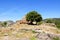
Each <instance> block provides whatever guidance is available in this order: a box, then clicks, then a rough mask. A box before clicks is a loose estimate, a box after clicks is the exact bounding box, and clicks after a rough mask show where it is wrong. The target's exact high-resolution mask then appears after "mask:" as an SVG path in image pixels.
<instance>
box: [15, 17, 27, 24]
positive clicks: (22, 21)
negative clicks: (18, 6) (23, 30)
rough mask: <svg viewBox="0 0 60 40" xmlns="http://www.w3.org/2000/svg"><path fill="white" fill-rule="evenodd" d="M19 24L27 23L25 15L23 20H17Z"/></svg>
mask: <svg viewBox="0 0 60 40" xmlns="http://www.w3.org/2000/svg"><path fill="white" fill-rule="evenodd" d="M16 23H18V24H27V23H28V22H27V21H26V17H25V16H24V17H23V18H22V19H21V20H18V21H16Z"/></svg>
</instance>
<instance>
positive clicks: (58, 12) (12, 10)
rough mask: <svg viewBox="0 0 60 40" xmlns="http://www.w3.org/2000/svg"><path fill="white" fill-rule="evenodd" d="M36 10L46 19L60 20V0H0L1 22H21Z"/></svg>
mask: <svg viewBox="0 0 60 40" xmlns="http://www.w3.org/2000/svg"><path fill="white" fill-rule="evenodd" d="M32 10H35V11H37V12H38V13H40V14H41V15H42V17H43V19H45V18H60V0H0V21H5V20H13V21H16V20H20V19H21V18H22V17H23V16H24V15H25V14H26V13H28V12H29V11H32Z"/></svg>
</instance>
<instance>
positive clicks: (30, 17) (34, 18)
mask: <svg viewBox="0 0 60 40" xmlns="http://www.w3.org/2000/svg"><path fill="white" fill-rule="evenodd" d="M26 20H27V21H28V22H29V21H30V24H33V22H36V23H37V22H40V21H42V16H41V15H40V14H38V12H36V11H31V12H29V13H27V15H26Z"/></svg>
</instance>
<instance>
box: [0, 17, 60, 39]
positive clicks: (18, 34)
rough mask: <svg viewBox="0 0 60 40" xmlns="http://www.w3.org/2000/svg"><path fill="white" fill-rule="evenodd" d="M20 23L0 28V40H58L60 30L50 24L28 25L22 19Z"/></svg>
mask: <svg viewBox="0 0 60 40" xmlns="http://www.w3.org/2000/svg"><path fill="white" fill-rule="evenodd" d="M21 21H22V22H21ZM21 21H20V20H19V21H16V22H15V23H13V24H12V25H11V26H9V27H1V28H0V40H60V29H58V28H56V26H55V25H54V24H52V23H42V24H41V25H28V24H26V20H25V19H24V18H23V19H22V20H21ZM8 23H10V21H8Z"/></svg>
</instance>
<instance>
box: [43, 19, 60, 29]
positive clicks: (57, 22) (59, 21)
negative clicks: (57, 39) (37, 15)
mask: <svg viewBox="0 0 60 40" xmlns="http://www.w3.org/2000/svg"><path fill="white" fill-rule="evenodd" d="M44 21H45V22H46V23H54V24H55V25H56V27H57V28H59V29H60V18H52V19H45V20H44Z"/></svg>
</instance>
